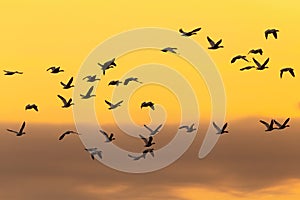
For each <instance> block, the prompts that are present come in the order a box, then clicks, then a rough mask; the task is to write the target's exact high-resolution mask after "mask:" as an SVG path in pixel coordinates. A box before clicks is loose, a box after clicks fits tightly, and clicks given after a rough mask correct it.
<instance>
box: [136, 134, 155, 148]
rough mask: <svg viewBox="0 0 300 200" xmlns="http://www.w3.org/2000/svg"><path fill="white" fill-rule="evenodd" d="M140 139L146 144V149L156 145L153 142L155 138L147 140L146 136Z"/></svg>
mask: <svg viewBox="0 0 300 200" xmlns="http://www.w3.org/2000/svg"><path fill="white" fill-rule="evenodd" d="M139 136H140V138H141V139H142V140H143V141H144V142H145V147H151V146H152V145H153V144H155V143H154V142H152V141H153V137H152V136H150V137H149V138H148V140H147V138H145V137H144V136H142V135H139Z"/></svg>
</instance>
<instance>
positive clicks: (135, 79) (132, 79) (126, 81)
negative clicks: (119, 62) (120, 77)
mask: <svg viewBox="0 0 300 200" xmlns="http://www.w3.org/2000/svg"><path fill="white" fill-rule="evenodd" d="M130 81H135V82H137V83H141V84H142V82H140V81H139V80H138V78H135V77H130V78H126V79H125V81H124V85H128V83H129V82H130Z"/></svg>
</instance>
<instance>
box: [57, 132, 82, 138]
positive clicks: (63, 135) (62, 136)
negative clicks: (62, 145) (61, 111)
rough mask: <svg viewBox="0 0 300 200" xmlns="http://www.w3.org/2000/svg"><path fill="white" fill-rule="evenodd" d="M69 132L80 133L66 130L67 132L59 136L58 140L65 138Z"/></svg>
mask: <svg viewBox="0 0 300 200" xmlns="http://www.w3.org/2000/svg"><path fill="white" fill-rule="evenodd" d="M69 134H76V135H79V133H77V132H75V131H66V132H64V133H63V134H62V135H61V136H59V138H58V140H62V139H64V137H65V136H66V135H69Z"/></svg>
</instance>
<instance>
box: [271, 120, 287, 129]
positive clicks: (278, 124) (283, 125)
mask: <svg viewBox="0 0 300 200" xmlns="http://www.w3.org/2000/svg"><path fill="white" fill-rule="evenodd" d="M289 121H290V118H287V119H286V120H285V121H284V122H283V124H280V123H279V122H277V121H276V120H275V119H274V123H275V124H276V126H277V127H278V128H277V129H285V128H287V127H290V125H288V123H289Z"/></svg>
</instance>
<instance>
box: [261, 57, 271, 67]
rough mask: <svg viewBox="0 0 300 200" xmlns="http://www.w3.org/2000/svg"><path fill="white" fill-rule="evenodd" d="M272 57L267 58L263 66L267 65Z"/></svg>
mask: <svg viewBox="0 0 300 200" xmlns="http://www.w3.org/2000/svg"><path fill="white" fill-rule="evenodd" d="M269 60H270V58H267V60H265V62H264V64H263V65H262V67H264V66H266V65H267V64H268V62H269Z"/></svg>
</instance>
